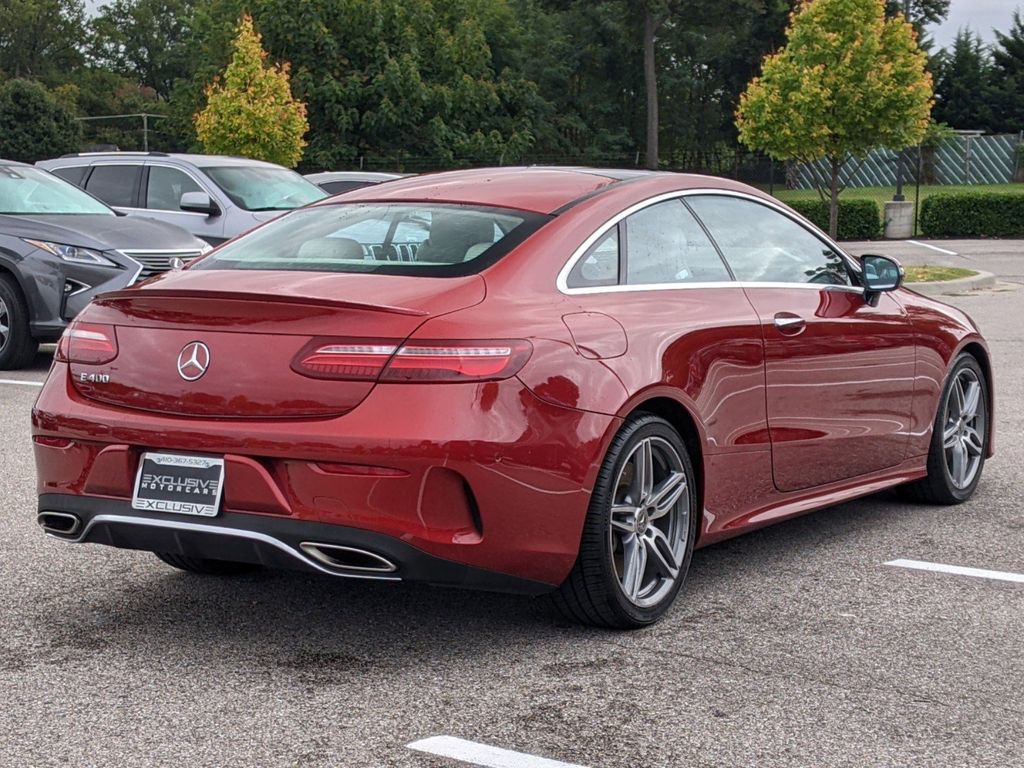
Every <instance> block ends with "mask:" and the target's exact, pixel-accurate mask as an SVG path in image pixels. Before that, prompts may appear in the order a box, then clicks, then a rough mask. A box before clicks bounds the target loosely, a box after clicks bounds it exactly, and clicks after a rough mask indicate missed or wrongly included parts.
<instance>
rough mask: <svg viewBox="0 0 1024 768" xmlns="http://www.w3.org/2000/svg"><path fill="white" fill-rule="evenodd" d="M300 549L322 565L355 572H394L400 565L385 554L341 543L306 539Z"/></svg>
mask: <svg viewBox="0 0 1024 768" xmlns="http://www.w3.org/2000/svg"><path fill="white" fill-rule="evenodd" d="M299 549H301V550H302V552H303V553H304V554H305V555H307V556H308V557H311V558H312V559H314V560H316V561H317V562H318V563H320V564H321V565H325V566H327V567H328V568H333V569H335V570H338V571H348V572H354V573H394V572H395V571H397V570H398V566H397V565H395V564H394V563H393V562H391V561H390V560H388V559H387V558H386V557H384V556H383V555H378V554H377V553H376V552H369V551H367V550H365V549H358V548H356V547H345V546H342V545H340V544H320V543H318V542H315V541H304V542H302V543H301V544H299Z"/></svg>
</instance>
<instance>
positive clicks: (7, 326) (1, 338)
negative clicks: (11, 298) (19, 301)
mask: <svg viewBox="0 0 1024 768" xmlns="http://www.w3.org/2000/svg"><path fill="white" fill-rule="evenodd" d="M10 337H11V312H10V310H9V309H8V308H7V302H5V301H4V300H3V298H2V297H0V352H2V351H3V350H4V348H5V347H6V346H7V342H8V340H9V339H10Z"/></svg>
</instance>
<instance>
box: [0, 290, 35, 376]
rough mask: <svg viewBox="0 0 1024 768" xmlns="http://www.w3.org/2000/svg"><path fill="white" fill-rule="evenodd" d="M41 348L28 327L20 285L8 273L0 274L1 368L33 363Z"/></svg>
mask: <svg viewBox="0 0 1024 768" xmlns="http://www.w3.org/2000/svg"><path fill="white" fill-rule="evenodd" d="M38 349H39V342H38V341H36V340H35V339H33V338H32V334H31V332H30V331H29V325H28V307H27V306H26V304H25V297H24V296H22V295H21V289H20V288H19V287H18V284H17V283H16V282H14V280H13V279H12V278H11V277H9V276H8V275H0V371H9V370H12V369H14V368H24V367H25V366H27V365H29V364H31V362H32V361H33V360H34V359H35V356H36V351H37V350H38Z"/></svg>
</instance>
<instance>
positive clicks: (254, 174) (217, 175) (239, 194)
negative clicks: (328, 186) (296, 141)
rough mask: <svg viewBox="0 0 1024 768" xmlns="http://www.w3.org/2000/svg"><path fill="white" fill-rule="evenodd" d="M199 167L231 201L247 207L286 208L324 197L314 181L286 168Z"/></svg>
mask: <svg viewBox="0 0 1024 768" xmlns="http://www.w3.org/2000/svg"><path fill="white" fill-rule="evenodd" d="M203 171H204V172H205V173H206V175H207V176H209V177H210V178H211V179H213V183H214V184H216V185H217V186H218V187H220V188H221V189H222V190H223V191H224V194H226V195H227V196H228V197H230V198H231V202H233V203H234V204H235V205H237V206H238V207H239V208H244V209H245V210H247V211H289V210H291V209H292V208H301V207H302V206H304V205H305V204H306V203H312V202H313V201H315V200H322V199H323V198H325V197H327V193H326V192H324V191H323V190H322V189H320V187H318V186H317V185H316V184H314V183H313V182H311V181H309V180H308V179H306V178H304V177H302V176H299V174H297V173H296V172H295V171H289V170H288V169H287V168H266V167H264V166H256V165H236V166H225V167H223V168H203Z"/></svg>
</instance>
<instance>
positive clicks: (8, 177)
mask: <svg viewBox="0 0 1024 768" xmlns="http://www.w3.org/2000/svg"><path fill="white" fill-rule="evenodd" d="M33 213H38V214H43V213H47V214H53V213H60V214H79V215H81V214H93V215H96V214H99V215H101V216H116V215H117V214H115V213H114V211H113V210H112V209H111V208H108V207H107V206H106V205H104V204H103V203H101V202H100V201H99V200H97V199H96V198H95V197H93V196H92V195H89V194H87V193H85V192H83V191H82V190H80V189H79V188H78V187H76V186H75V185H74V184H70V183H68V182H66V181H64V179H59V178H57V177H56V176H54V175H53V174H51V173H47V172H46V171H41V170H39V169H38V168H30V167H27V166H21V165H0V214H9V215H25V214H33Z"/></svg>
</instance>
